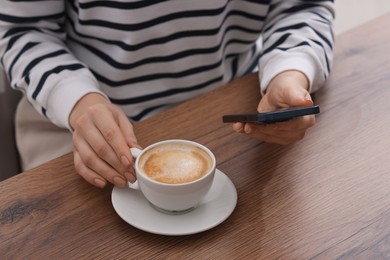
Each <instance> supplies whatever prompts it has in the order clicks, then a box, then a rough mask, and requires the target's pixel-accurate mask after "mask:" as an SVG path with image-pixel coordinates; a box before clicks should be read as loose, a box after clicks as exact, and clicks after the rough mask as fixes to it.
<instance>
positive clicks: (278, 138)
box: [245, 124, 306, 144]
mask: <svg viewBox="0 0 390 260" xmlns="http://www.w3.org/2000/svg"><path fill="white" fill-rule="evenodd" d="M268 130H269V128H268V127H267V126H255V125H253V124H247V125H246V126H245V133H246V134H248V135H250V136H251V137H254V138H256V139H260V140H262V141H265V142H270V143H278V144H289V143H292V142H295V141H299V140H302V139H303V138H304V136H305V133H306V129H303V130H294V131H284V130H277V131H268Z"/></svg>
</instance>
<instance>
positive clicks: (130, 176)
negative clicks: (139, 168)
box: [125, 172, 135, 183]
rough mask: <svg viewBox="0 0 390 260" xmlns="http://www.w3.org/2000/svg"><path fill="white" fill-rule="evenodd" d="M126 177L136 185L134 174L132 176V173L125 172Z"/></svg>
mask: <svg viewBox="0 0 390 260" xmlns="http://www.w3.org/2000/svg"><path fill="white" fill-rule="evenodd" d="M125 176H126V179H127V180H128V181H129V182H131V183H134V182H135V177H134V175H133V174H131V173H130V172H125Z"/></svg>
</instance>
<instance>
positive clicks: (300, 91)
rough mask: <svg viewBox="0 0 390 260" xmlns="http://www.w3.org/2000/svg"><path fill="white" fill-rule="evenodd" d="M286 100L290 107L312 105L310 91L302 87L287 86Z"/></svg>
mask: <svg viewBox="0 0 390 260" xmlns="http://www.w3.org/2000/svg"><path fill="white" fill-rule="evenodd" d="M283 99H284V102H285V103H286V105H287V106H289V107H301V106H312V105H313V100H312V98H311V96H310V93H309V92H308V91H307V90H306V89H304V88H301V87H296V88H287V89H286V90H285V92H284V98H283Z"/></svg>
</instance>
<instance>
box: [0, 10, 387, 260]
mask: <svg viewBox="0 0 390 260" xmlns="http://www.w3.org/2000/svg"><path fill="white" fill-rule="evenodd" d="M389 25H390V14H387V15H385V16H383V17H381V18H378V19H376V20H374V21H371V22H369V23H367V24H364V25H363V26H360V27H358V28H356V29H354V30H352V31H349V32H346V33H344V34H342V35H340V36H339V37H337V39H336V46H337V48H336V53H335V63H334V67H333V72H332V74H331V77H330V80H329V82H328V84H327V86H326V87H324V88H323V89H322V90H320V91H319V92H318V93H317V95H316V104H318V105H320V107H321V113H320V114H319V115H318V117H317V124H316V125H315V126H314V127H313V128H311V129H310V130H309V132H308V133H307V135H306V137H305V139H304V140H303V141H300V142H298V143H295V144H293V145H288V146H279V145H272V144H266V143H260V142H257V141H254V140H252V139H250V138H248V137H246V136H244V135H240V134H235V133H233V131H232V130H231V127H230V125H226V124H223V123H222V122H221V116H222V115H223V114H225V113H232V112H252V111H254V108H255V107H256V104H257V102H258V99H259V97H260V96H259V90H258V80H257V77H256V75H249V76H247V77H245V78H243V79H241V80H238V81H236V82H233V83H231V84H229V85H226V86H223V87H222V88H220V89H218V90H215V91H213V92H211V93H209V94H207V95H205V96H202V97H199V98H197V99H194V100H191V101H189V102H186V103H184V104H181V105H179V106H177V107H175V108H173V109H171V110H169V111H167V112H164V113H162V114H160V115H158V116H156V117H153V118H150V119H149V120H146V121H143V122H141V123H139V124H137V125H136V126H135V129H136V133H137V136H138V139H139V141H140V144H141V145H142V146H146V145H148V144H151V143H153V142H155V141H158V140H161V139H167V138H183V139H191V140H195V141H198V142H200V143H202V144H205V145H207V146H208V147H209V148H211V150H213V151H214V152H215V154H216V156H217V161H218V168H219V169H220V170H221V171H223V172H224V173H225V174H226V175H227V176H228V177H229V178H230V179H231V180H232V181H233V183H234V184H235V186H236V188H237V192H238V203H237V207H236V209H235V210H234V212H233V214H232V215H231V216H230V217H229V218H228V219H227V220H226V221H224V222H223V223H222V224H220V225H219V226H217V227H215V228H213V229H211V230H208V231H205V232H202V233H198V234H195V235H187V236H161V235H155V234H150V233H146V232H144V231H141V230H138V229H136V228H134V227H132V226H131V225H128V224H127V223H126V222H125V221H123V220H122V219H121V218H120V217H119V216H118V215H117V214H116V212H115V211H114V209H113V206H112V204H111V191H112V186H111V187H108V188H106V189H104V190H101V189H98V188H95V187H92V186H91V185H89V184H87V183H86V182H85V181H84V180H82V179H81V178H80V177H79V176H78V175H77V174H76V173H75V171H74V169H73V166H72V156H71V155H65V156H63V157H61V158H58V159H55V160H53V161H51V162H49V163H47V164H44V165H42V166H40V167H38V168H35V169H33V170H30V171H27V172H24V173H22V174H20V175H18V176H15V177H13V178H11V179H8V180H6V181H3V182H1V183H0V256H1V257H0V258H2V259H27V258H31V257H32V258H36V259H55V257H59V258H61V259H79V258H91V259H99V258H102V259H129V258H136V259H151V258H161V259H163V258H174V259H187V258H193V259H204V258H209V259H232V258H240V259H254V258H256V259H274V258H279V259H309V258H310V259H312V258H313V259H334V258H341V259H385V258H386V259H390V135H389V133H390V116H389V113H390V50H389V47H390V45H389V42H390V26H389Z"/></svg>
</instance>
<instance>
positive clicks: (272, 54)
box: [259, 0, 334, 94]
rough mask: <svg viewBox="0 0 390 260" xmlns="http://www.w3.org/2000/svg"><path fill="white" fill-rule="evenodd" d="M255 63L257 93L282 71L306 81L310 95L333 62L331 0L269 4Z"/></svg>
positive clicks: (332, 13) (277, 1)
mask: <svg viewBox="0 0 390 260" xmlns="http://www.w3.org/2000/svg"><path fill="white" fill-rule="evenodd" d="M271 2H272V4H271V7H270V11H269V13H268V16H267V19H266V25H265V26H264V31H263V52H262V54H261V57H260V60H259V68H260V70H259V78H260V87H261V92H262V93H263V94H264V92H265V90H266V88H267V86H268V84H269V82H270V81H271V80H272V78H274V77H275V76H276V75H277V74H279V73H281V72H283V71H286V70H298V71H301V72H302V73H304V74H305V75H306V77H307V78H308V79H309V84H310V92H315V91H316V90H318V89H319V88H320V87H321V86H322V85H323V84H324V82H325V80H326V79H327V77H328V75H329V73H330V69H331V67H332V63H333V45H334V37H333V19H334V4H333V1H331V0H301V1H297V0H295V1H286V0H274V1H271Z"/></svg>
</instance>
